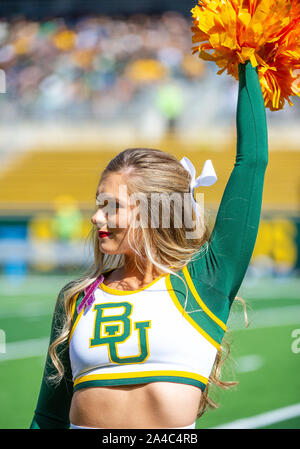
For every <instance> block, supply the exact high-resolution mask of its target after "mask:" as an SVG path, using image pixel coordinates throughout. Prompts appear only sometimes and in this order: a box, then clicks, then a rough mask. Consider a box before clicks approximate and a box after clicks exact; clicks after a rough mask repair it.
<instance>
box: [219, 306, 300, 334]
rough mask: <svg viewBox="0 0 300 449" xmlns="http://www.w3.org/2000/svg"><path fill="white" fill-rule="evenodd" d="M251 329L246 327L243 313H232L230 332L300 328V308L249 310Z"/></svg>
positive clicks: (229, 325)
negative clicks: (294, 326) (286, 327)
mask: <svg viewBox="0 0 300 449" xmlns="http://www.w3.org/2000/svg"><path fill="white" fill-rule="evenodd" d="M247 313H248V320H249V327H248V328H246V327H245V323H244V315H243V313H242V312H231V314H230V315H229V320H228V324H227V326H228V329H229V330H233V331H236V330H244V329H247V330H251V329H264V328H268V327H280V326H287V325H289V324H295V325H298V326H299V328H300V306H287V307H272V308H265V309H258V310H254V311H253V310H249V311H248V312H247Z"/></svg>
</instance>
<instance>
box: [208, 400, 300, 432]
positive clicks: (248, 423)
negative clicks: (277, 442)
mask: <svg viewBox="0 0 300 449" xmlns="http://www.w3.org/2000/svg"><path fill="white" fill-rule="evenodd" d="M297 416H300V403H298V404H294V405H290V406H288V407H283V408H279V409H277V410H273V411H271V412H267V413H262V414H260V415H256V416H252V417H251V418H244V419H238V420H237V421H232V422H230V423H227V424H223V425H221V426H217V427H212V429H258V428H261V427H266V426H269V425H272V424H275V423H278V422H281V421H286V420H287V419H291V418H295V417H297Z"/></svg>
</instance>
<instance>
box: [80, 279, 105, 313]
mask: <svg viewBox="0 0 300 449" xmlns="http://www.w3.org/2000/svg"><path fill="white" fill-rule="evenodd" d="M103 279H104V276H103V274H101V276H100V277H99V278H98V279H96V280H95V281H94V282H93V283H92V284H91V285H90V286H89V287H88V288H87V290H86V292H85V295H84V297H83V299H82V301H81V303H80V304H79V306H78V307H77V313H78V314H79V313H80V312H81V311H82V309H84V307H85V306H90V305H91V304H92V303H93V302H94V301H95V296H94V292H95V290H96V288H97V287H98V285H100V284H101V283H102V282H103Z"/></svg>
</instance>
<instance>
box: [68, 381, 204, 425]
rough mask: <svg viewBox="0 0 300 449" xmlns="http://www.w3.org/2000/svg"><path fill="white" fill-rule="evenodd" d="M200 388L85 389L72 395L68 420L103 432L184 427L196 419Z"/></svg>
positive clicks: (168, 384) (157, 384)
mask: <svg viewBox="0 0 300 449" xmlns="http://www.w3.org/2000/svg"><path fill="white" fill-rule="evenodd" d="M200 398H201V389H200V388H199V387H196V386H193V385H187V384H179V383H175V382H151V383H147V384H139V385H123V386H109V387H89V388H82V389H81V390H77V391H75V393H74V396H73V399H72V403H71V409H70V421H71V423H72V424H74V425H77V426H83V427H96V428H97V427H98V428H104V429H151V428H153V429H159V428H166V429H167V428H174V427H185V426H188V425H190V424H192V423H193V422H194V421H195V420H196V417H197V412H198V407H199V402H200Z"/></svg>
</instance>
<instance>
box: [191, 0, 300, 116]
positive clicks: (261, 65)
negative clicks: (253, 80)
mask: <svg viewBox="0 0 300 449" xmlns="http://www.w3.org/2000/svg"><path fill="white" fill-rule="evenodd" d="M191 12H192V15H193V26H192V28H191V30H192V32H193V37H192V40H193V43H198V45H197V46H195V47H193V48H192V51H193V54H194V53H197V52H199V57H200V58H202V59H204V60H207V61H214V62H215V63H216V64H217V65H218V66H219V67H220V69H221V70H219V71H218V74H221V73H223V72H224V71H225V70H226V69H227V73H228V74H229V75H232V76H233V77H234V78H235V79H237V80H238V64H239V63H245V62H246V61H248V60H250V61H251V64H252V66H253V67H256V66H257V70H258V75H259V80H260V84H261V88H262V93H263V97H264V101H265V106H266V107H267V108H270V109H271V110H272V111H274V110H278V109H282V108H283V106H284V104H285V100H286V101H288V103H289V104H290V106H293V103H292V102H291V101H290V99H289V97H290V96H293V95H297V96H300V0H199V2H198V5H197V6H195V7H194V8H193V9H192V10H191Z"/></svg>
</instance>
